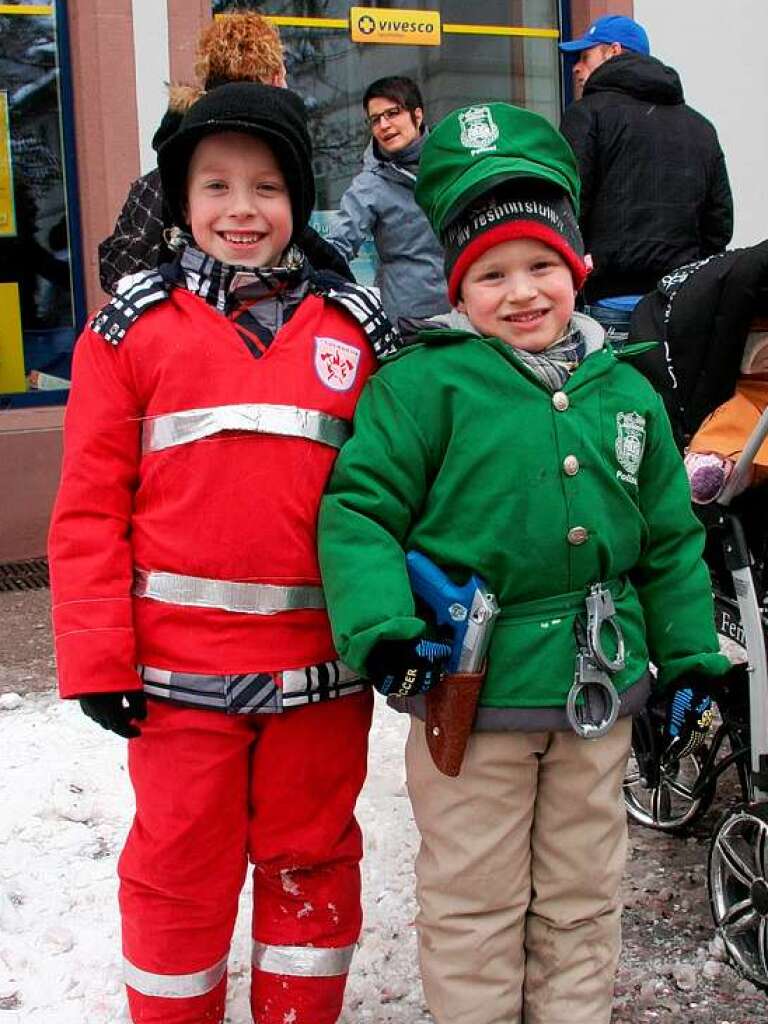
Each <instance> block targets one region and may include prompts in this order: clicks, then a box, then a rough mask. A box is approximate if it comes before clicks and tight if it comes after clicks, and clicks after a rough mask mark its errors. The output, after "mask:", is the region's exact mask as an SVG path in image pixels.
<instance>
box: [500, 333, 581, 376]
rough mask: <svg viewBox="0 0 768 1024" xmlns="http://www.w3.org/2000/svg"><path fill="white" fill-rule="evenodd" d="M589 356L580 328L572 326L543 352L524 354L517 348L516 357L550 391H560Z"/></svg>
mask: <svg viewBox="0 0 768 1024" xmlns="http://www.w3.org/2000/svg"><path fill="white" fill-rule="evenodd" d="M586 354H587V343H586V339H585V338H584V335H583V334H582V332H581V331H580V330H579V328H578V327H574V326H573V324H571V325H570V328H569V330H568V333H567V334H566V335H564V336H563V337H562V338H560V340H559V341H556V342H554V344H552V345H550V346H549V348H547V349H544V351H542V352H524V351H523V350H522V349H519V348H516V349H515V355H516V356H517V357H518V359H519V360H520V361H521V362H522V363H525V365H526V366H527V367H528V369H529V370H531V371H532V372H533V373H535V374H536V376H537V377H538V378H539V380H540V381H542V382H543V383H544V384H545V385H546V387H547V388H549V390H550V391H552V392H554V391H559V390H560V389H561V388H562V387H563V385H564V384H565V382H566V381H567V380H568V378H569V377H570V375H571V374H572V373H573V371H574V370H575V369H576V367H577V366H578V365H579V364H580V363H581V362H582V361H583V359H584V357H585V356H586Z"/></svg>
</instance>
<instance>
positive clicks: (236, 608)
mask: <svg viewBox="0 0 768 1024" xmlns="http://www.w3.org/2000/svg"><path fill="white" fill-rule="evenodd" d="M133 593H134V594H135V595H136V596H137V597H149V598H151V599H152V600H153V601H162V602H164V603H165V604H180V605H191V606H193V607H195V608H221V609H222V610H223V611H225V612H242V613H244V614H246V615H277V614H278V613H279V612H288V611H298V610H300V609H303V608H325V596H324V594H323V588H322V587H311V586H299V587H280V586H275V585H273V584H271V583H231V582H230V581H229V580H209V579H205V578H204V577H202V576H180V575H178V574H177V573H175V572H154V571H152V572H148V571H146V570H145V569H136V570H135V571H134V583H133Z"/></svg>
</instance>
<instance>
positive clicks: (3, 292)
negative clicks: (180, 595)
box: [0, 284, 27, 395]
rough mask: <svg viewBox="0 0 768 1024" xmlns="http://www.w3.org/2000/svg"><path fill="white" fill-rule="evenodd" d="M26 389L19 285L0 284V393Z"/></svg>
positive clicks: (6, 393)
mask: <svg viewBox="0 0 768 1024" xmlns="http://www.w3.org/2000/svg"><path fill="white" fill-rule="evenodd" d="M26 390H27V382H26V380H25V378H24V343H23V341H22V337H21V313H20V309H19V286H18V285H17V284H0V394H5V395H8V394H11V393H12V392H17V391H26Z"/></svg>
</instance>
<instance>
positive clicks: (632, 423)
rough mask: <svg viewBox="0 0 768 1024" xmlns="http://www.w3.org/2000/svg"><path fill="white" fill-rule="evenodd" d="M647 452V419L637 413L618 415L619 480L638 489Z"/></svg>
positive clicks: (617, 451)
mask: <svg viewBox="0 0 768 1024" xmlns="http://www.w3.org/2000/svg"><path fill="white" fill-rule="evenodd" d="M644 451H645V417H644V416H641V415H640V414H639V413H637V412H619V413H617V414H616V458H617V459H618V460H619V465H620V466H621V469H618V470H616V476H617V477H618V478H619V480H624V481H625V482H626V483H628V484H634V485H635V487H637V471H638V470H639V469H640V463H641V462H642V460H643V452H644Z"/></svg>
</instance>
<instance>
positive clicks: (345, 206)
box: [327, 77, 450, 323]
mask: <svg viewBox="0 0 768 1024" xmlns="http://www.w3.org/2000/svg"><path fill="white" fill-rule="evenodd" d="M363 110H364V111H365V115H366V119H367V121H368V125H369V127H370V129H371V135H372V139H371V143H370V145H369V146H368V148H367V149H366V151H365V154H364V156H363V169H362V171H360V173H359V174H357V175H356V176H355V177H354V178H353V180H352V182H351V184H350V186H349V188H348V189H347V190H346V192H345V193H344V195H343V196H342V197H341V202H340V204H339V211H338V213H337V215H336V217H335V219H334V222H333V224H332V226H331V232H330V234H329V236H328V238H327V241H328V242H330V243H331V245H333V246H334V247H335V248H336V249H337V250H338V251H339V252H340V253H341V255H342V256H344V258H345V259H346V260H351V259H353V258H354V256H355V255H356V254H357V252H358V250H359V249H360V246H361V245H362V243H363V242H364V241H365V240H366V238H369V237H371V236H373V241H374V245H375V247H376V252H377V254H378V257H379V260H380V263H379V267H378V269H377V272H376V280H375V284H376V286H377V287H378V288H380V289H381V302H382V305H383V306H384V309H385V310H386V311H387V313H388V315H389V317H390V319H391V320H392V322H393V323H396V322H397V320H398V318H399V317H426V316H433V315H434V314H436V313H445V312H447V311H448V310H449V309H450V303H449V302H448V294H447V292H446V287H445V274H444V271H443V250H442V247H441V245H440V243H439V242H438V240H437V238H436V237H435V234H434V232H433V231H432V228H431V227H430V224H429V221H428V220H427V218H426V217H425V216H424V214H423V212H422V211H421V209H420V208H419V207H418V206H417V205H416V201H415V200H414V198H413V189H414V186H415V184H416V174H417V173H418V169H419V158H420V156H421V147H422V145H423V143H424V139H425V138H426V135H427V128H426V125H425V123H424V103H423V101H422V98H421V93H420V92H419V87H418V86H417V85H416V83H415V82H414V81H413V80H412V79H410V78H405V77H389V78H379V79H377V81H375V82H372V83H371V85H369V86H368V88H367V89H366V91H365V95H364V96H363Z"/></svg>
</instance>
